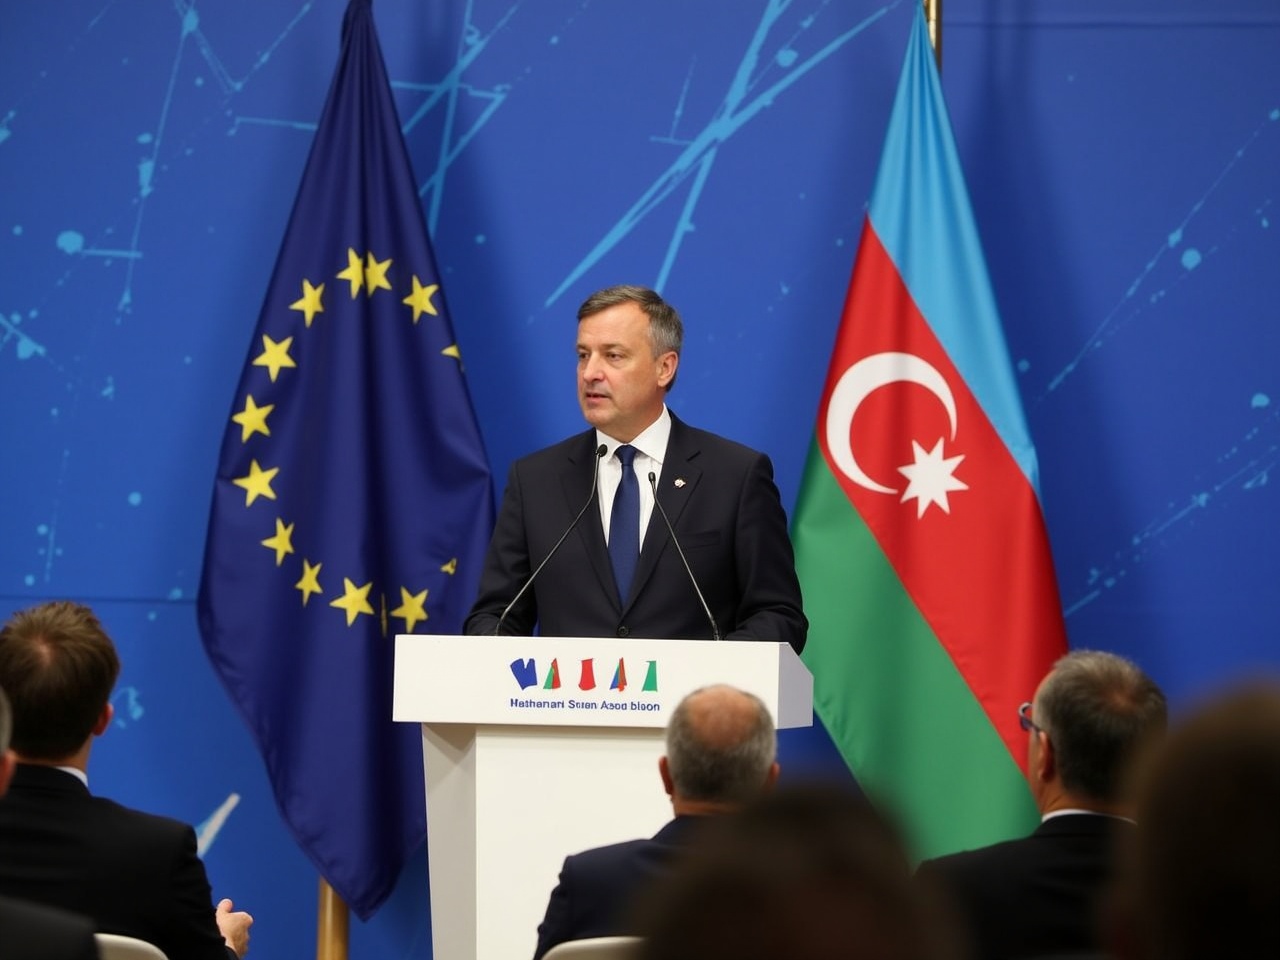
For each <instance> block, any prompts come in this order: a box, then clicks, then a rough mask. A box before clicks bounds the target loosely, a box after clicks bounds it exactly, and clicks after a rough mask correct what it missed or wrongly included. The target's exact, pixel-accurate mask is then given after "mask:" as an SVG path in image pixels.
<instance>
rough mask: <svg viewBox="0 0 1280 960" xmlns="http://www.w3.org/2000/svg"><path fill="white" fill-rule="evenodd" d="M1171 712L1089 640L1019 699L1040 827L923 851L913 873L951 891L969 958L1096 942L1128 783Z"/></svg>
mask: <svg viewBox="0 0 1280 960" xmlns="http://www.w3.org/2000/svg"><path fill="white" fill-rule="evenodd" d="M1167 713H1168V711H1167V706H1166V704H1165V697H1164V694H1163V693H1162V692H1161V691H1160V688H1159V687H1158V686H1157V685H1156V684H1155V682H1154V681H1153V680H1151V678H1150V677H1148V676H1147V675H1146V674H1145V673H1143V672H1142V671H1141V670H1140V669H1139V668H1138V667H1137V666H1136V665H1135V664H1133V663H1131V662H1130V661H1128V660H1126V659H1124V658H1123V657H1118V656H1116V655H1114V654H1110V653H1100V652H1096V651H1089V650H1079V651H1074V652H1072V653H1069V654H1067V655H1066V656H1065V657H1063V658H1062V659H1060V660H1059V661H1058V662H1057V663H1056V664H1055V665H1054V667H1053V669H1052V670H1051V671H1050V673H1049V675H1048V676H1047V677H1046V678H1045V679H1044V681H1043V682H1042V683H1041V684H1040V687H1039V689H1038V690H1037V691H1036V694H1035V698H1034V700H1033V701H1032V702H1031V703H1024V704H1023V705H1022V708H1021V709H1020V710H1019V715H1020V717H1021V720H1022V726H1023V729H1025V730H1026V731H1027V734H1028V741H1027V778H1028V781H1029V783H1030V786H1031V794H1032V796H1033V797H1034V799H1035V802H1036V806H1037V807H1038V808H1039V811H1040V816H1041V821H1040V826H1039V827H1037V828H1036V830H1035V832H1033V833H1032V834H1031V835H1030V836H1027V837H1023V838H1021V839H1018V840H1009V841H1006V842H1004V843H997V844H994V845H993V846H989V847H983V848H981V849H978V850H968V851H965V852H963V853H956V854H952V855H951V856H946V857H940V858H938V859H936V860H927V861H925V862H924V863H922V864H921V865H920V868H919V871H918V872H917V878H918V880H919V881H920V882H921V883H926V884H934V885H936V886H937V887H938V888H939V889H940V890H941V891H942V892H943V893H944V894H946V895H949V896H950V897H951V898H952V900H953V902H954V903H955V905H956V907H957V908H958V910H959V912H960V919H961V920H962V921H963V922H964V923H965V924H966V925H967V928H968V930H969V933H970V934H971V937H972V943H973V948H974V953H973V955H974V957H975V958H978V960H1020V958H1028V957H1040V956H1047V955H1052V954H1065V953H1071V952H1078V951H1096V950H1098V949H1100V946H1101V943H1102V929H1101V917H1100V913H1101V906H1102V901H1103V897H1104V893H1105V890H1106V887H1107V885H1108V883H1109V882H1110V880H1111V878H1112V876H1113V873H1114V864H1115V846H1116V844H1117V842H1119V841H1121V840H1122V839H1123V838H1124V837H1126V835H1127V834H1128V833H1129V832H1130V831H1131V830H1132V829H1133V819H1132V813H1133V810H1132V805H1131V802H1130V798H1129V797H1128V796H1127V793H1126V789H1127V787H1128V785H1129V781H1130V779H1131V776H1130V775H1131V773H1132V770H1133V766H1134V764H1135V762H1136V761H1137V760H1138V759H1139V758H1140V756H1141V755H1142V752H1143V751H1144V749H1146V748H1147V747H1148V746H1150V745H1151V744H1152V743H1153V741H1155V740H1157V739H1158V738H1159V736H1160V735H1161V734H1163V732H1164V729H1165V726H1166V723H1167Z"/></svg>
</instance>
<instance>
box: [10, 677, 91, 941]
mask: <svg viewBox="0 0 1280 960" xmlns="http://www.w3.org/2000/svg"><path fill="white" fill-rule="evenodd" d="M12 733H13V712H12V711H11V710H10V709H9V697H8V696H7V695H6V694H5V692H4V688H3V687H0V797H3V796H4V795H5V793H6V792H7V791H8V789H9V783H10V781H11V780H12V779H13V774H14V771H15V769H16V768H17V765H18V764H17V755H16V754H15V753H14V752H13V751H12V750H10V749H9V740H10V737H11V735H12ZM3 810H4V804H3V803H0V811H3ZM0 865H3V855H0ZM97 956H98V947H97V944H96V943H95V942H94V939H93V923H92V922H90V920H89V918H88V917H83V916H77V915H76V914H74V913H65V912H63V911H61V910H54V909H52V908H50V907H47V906H44V905H41V904H35V903H29V902H27V901H25V900H11V899H9V898H8V897H0V960H92V958H96V957H97Z"/></svg>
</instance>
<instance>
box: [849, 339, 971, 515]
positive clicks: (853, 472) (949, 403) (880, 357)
mask: <svg viewBox="0 0 1280 960" xmlns="http://www.w3.org/2000/svg"><path fill="white" fill-rule="evenodd" d="M903 382H905V383H914V384H918V385H919V386H922V387H924V388H925V389H926V390H928V391H929V392H930V393H932V394H933V395H934V396H935V397H937V398H938V401H939V402H940V403H941V404H942V405H943V406H944V407H945V408H946V410H947V417H948V419H949V420H950V421H951V439H952V440H954V439H955V438H956V401H955V397H954V396H953V395H952V393H951V388H950V387H949V386H947V381H946V378H944V377H943V376H942V374H941V373H939V372H938V371H937V369H936V368H935V367H934V366H933V365H932V364H929V363H926V362H925V361H924V360H922V359H920V358H919V357H917V356H916V355H915V354H913V353H876V354H873V355H871V356H869V357H863V358H862V359H861V360H859V361H858V362H857V363H855V364H854V365H853V366H851V367H850V368H849V369H848V370H846V371H845V372H844V373H843V374H841V375H840V380H839V382H838V383H836V388H835V389H834V390H833V391H831V402H830V403H829V404H828V405H827V423H826V430H827V449H828V450H830V451H831V458H832V459H833V460H835V463H836V467H838V468H839V470H840V472H841V473H843V474H844V475H845V476H846V477H848V478H849V479H850V480H852V481H853V482H854V483H856V484H857V485H858V486H860V487H865V488H866V489H868V490H873V491H875V492H876V493H897V492H898V491H897V490H896V489H894V488H893V487H886V486H884V485H883V484H880V483H876V481H874V480H872V479H871V478H870V477H869V476H867V474H866V473H865V472H864V471H863V469H862V467H860V466H858V460H857V458H856V457H855V456H854V455H853V446H852V444H851V442H850V438H849V432H850V430H851V428H852V426H853V415H854V414H855V413H857V412H858V405H859V404H861V403H862V401H863V400H865V399H866V398H867V397H868V395H870V394H871V393H872V391H874V390H876V389H878V388H879V387H883V386H885V385H886V384H890V383H903Z"/></svg>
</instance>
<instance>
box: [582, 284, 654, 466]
mask: <svg viewBox="0 0 1280 960" xmlns="http://www.w3.org/2000/svg"><path fill="white" fill-rule="evenodd" d="M678 361H679V358H678V357H677V356H676V354H675V352H674V351H668V352H667V353H664V354H662V356H659V357H655V356H654V355H653V343H652V341H651V340H650V339H649V318H648V316H647V315H646V314H645V312H644V311H643V310H641V309H640V307H639V305H638V304H634V303H622V304H618V305H617V306H615V307H608V308H606V309H604V310H601V311H600V312H599V313H594V314H592V315H591V316H589V317H586V318H584V319H583V320H582V321H580V322H579V323H578V402H579V403H580V404H581V405H582V415H583V416H584V417H586V419H587V422H588V423H589V424H591V425H592V426H593V427H595V428H596V429H597V430H600V431H602V432H604V433H606V434H608V435H609V436H611V437H613V438H614V439H615V440H621V441H622V442H623V443H630V442H631V441H632V440H634V439H635V438H636V436H638V435H639V433H640V432H641V431H642V430H644V429H645V427H647V426H649V424H651V423H653V421H655V420H656V419H658V414H660V413H661V412H662V402H663V397H664V396H665V394H666V390H665V388H666V385H667V384H668V383H670V382H671V378H672V377H674V376H675V374H676V365H677V363H678Z"/></svg>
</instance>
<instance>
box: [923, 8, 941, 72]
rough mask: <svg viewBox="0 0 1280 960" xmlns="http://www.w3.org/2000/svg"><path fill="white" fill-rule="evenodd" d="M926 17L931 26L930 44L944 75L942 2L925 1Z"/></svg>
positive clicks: (939, 68) (934, 57) (939, 70)
mask: <svg viewBox="0 0 1280 960" xmlns="http://www.w3.org/2000/svg"><path fill="white" fill-rule="evenodd" d="M924 17H925V21H926V22H927V23H928V24H929V42H930V43H932V44H933V59H934V60H935V61H936V62H937V64H938V75H939V76H941V75H942V0H924Z"/></svg>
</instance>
